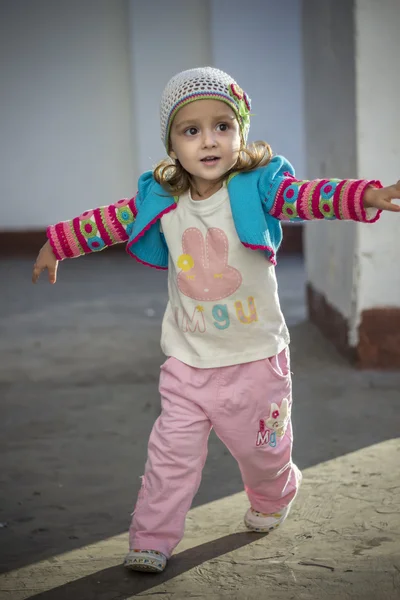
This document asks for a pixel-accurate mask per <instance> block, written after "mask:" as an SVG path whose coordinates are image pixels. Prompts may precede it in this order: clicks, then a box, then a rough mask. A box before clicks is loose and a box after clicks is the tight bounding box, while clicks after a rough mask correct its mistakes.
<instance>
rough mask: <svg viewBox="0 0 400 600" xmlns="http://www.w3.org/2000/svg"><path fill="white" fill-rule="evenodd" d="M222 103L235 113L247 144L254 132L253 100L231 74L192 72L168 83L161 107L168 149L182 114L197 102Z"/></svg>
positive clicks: (205, 70) (210, 70) (206, 70)
mask: <svg viewBox="0 0 400 600" xmlns="http://www.w3.org/2000/svg"><path fill="white" fill-rule="evenodd" d="M208 99H210V100H222V102H226V104H228V105H229V106H230V107H231V108H232V110H233V111H234V112H235V114H236V117H237V120H238V122H239V126H240V129H241V132H242V135H243V139H244V141H245V142H246V141H247V136H248V133H249V129H250V108H251V104H250V98H249V97H248V96H247V94H246V92H244V91H243V90H242V89H241V88H240V87H239V86H238V84H237V83H236V81H235V80H234V79H233V78H232V77H231V76H230V75H228V74H227V73H224V72H223V71H220V70H219V69H214V68H213V67H200V68H198V69H189V70H188V71H182V72H181V73H178V74H177V75H174V77H172V79H170V80H169V82H168V83H167V85H166V87H165V89H164V91H163V93H162V96H161V104H160V119H161V139H162V141H163V143H164V146H165V147H166V149H167V152H168V150H169V148H168V142H169V134H170V130H171V125H172V121H173V120H174V117H175V115H176V113H177V112H178V110H179V109H180V108H182V107H183V106H185V105H186V104H189V102H194V101H195V100H208Z"/></svg>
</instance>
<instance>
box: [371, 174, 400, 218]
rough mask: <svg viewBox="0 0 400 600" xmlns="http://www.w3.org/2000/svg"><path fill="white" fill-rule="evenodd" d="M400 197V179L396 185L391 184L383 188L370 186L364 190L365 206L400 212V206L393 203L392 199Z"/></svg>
mask: <svg viewBox="0 0 400 600" xmlns="http://www.w3.org/2000/svg"><path fill="white" fill-rule="evenodd" d="M398 199H400V180H399V181H398V182H397V183H396V184H395V185H389V186H388V187H384V188H381V189H379V190H378V189H377V188H374V187H368V188H367V189H366V190H365V192H364V197H363V203H364V208H378V209H380V210H390V211H391V212H400V206H399V205H397V204H392V200H398Z"/></svg>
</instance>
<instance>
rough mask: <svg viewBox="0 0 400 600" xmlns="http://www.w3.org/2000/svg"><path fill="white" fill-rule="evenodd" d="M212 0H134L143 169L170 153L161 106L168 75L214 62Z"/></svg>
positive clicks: (134, 51)
mask: <svg viewBox="0 0 400 600" xmlns="http://www.w3.org/2000/svg"><path fill="white" fill-rule="evenodd" d="M209 19H210V15H209V2H208V1H207V0H202V1H201V2H198V1H197V0H168V2H167V3H165V2H163V1H162V0H147V1H146V2H143V1H142V0H130V25H131V58H132V63H131V65H132V67H131V68H132V81H133V106H134V108H133V114H134V122H135V128H136V132H135V146H136V147H137V148H138V149H139V158H138V170H139V173H142V172H143V171H146V170H148V169H151V168H152V167H153V166H154V165H155V164H156V163H157V162H159V161H160V160H161V159H163V158H164V157H165V156H166V151H165V148H164V146H163V144H162V142H161V139H160V117H159V114H160V113H159V105H160V98H161V94H162V91H163V89H164V87H165V85H166V84H167V82H168V80H169V79H170V78H171V77H172V76H173V75H175V74H176V73H178V72H179V71H183V70H184V69H190V68H194V67H203V66H206V65H208V64H210V63H211V47H210V22H209Z"/></svg>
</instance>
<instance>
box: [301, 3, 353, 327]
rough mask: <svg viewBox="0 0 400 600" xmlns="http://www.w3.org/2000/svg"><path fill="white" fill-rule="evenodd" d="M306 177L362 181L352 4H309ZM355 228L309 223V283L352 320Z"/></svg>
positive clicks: (305, 11)
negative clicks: (358, 173)
mask: <svg viewBox="0 0 400 600" xmlns="http://www.w3.org/2000/svg"><path fill="white" fill-rule="evenodd" d="M303 51H304V65H305V71H304V89H305V126H306V132H307V133H306V145H307V153H306V154H307V166H306V176H307V178H309V179H312V178H318V177H339V178H346V177H357V161H356V134H355V124H356V115H355V110H356V106H355V58H354V27H353V2H352V0H307V1H306V2H304V4H303ZM356 245H357V226H356V224H355V223H349V222H347V223H342V222H322V221H316V222H312V223H307V224H306V227H305V257H306V271H307V279H308V281H309V282H310V283H311V284H312V286H313V287H314V289H316V290H318V291H320V292H322V293H323V294H324V295H325V296H326V298H327V299H328V301H329V303H330V304H331V305H333V306H334V307H335V308H337V309H338V310H339V312H340V313H341V314H342V315H344V316H345V317H346V318H348V319H350V318H351V315H352V313H353V310H354V288H353V285H354V281H355V279H354V259H353V257H354V252H355V247H356Z"/></svg>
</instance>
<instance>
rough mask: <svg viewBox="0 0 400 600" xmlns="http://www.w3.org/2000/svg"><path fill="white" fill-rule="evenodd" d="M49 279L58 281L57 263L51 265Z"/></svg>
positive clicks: (51, 281)
mask: <svg viewBox="0 0 400 600" xmlns="http://www.w3.org/2000/svg"><path fill="white" fill-rule="evenodd" d="M49 281H50V283H55V282H56V281H57V265H56V266H55V267H49Z"/></svg>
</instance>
